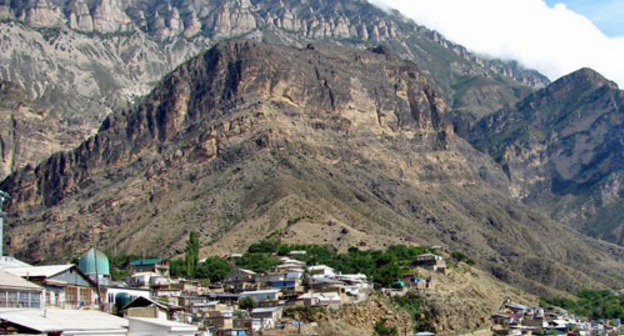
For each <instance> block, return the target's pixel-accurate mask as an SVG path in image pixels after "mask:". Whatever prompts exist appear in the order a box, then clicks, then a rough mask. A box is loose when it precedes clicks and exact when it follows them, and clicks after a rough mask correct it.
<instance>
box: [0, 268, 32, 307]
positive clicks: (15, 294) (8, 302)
mask: <svg viewBox="0 0 624 336" xmlns="http://www.w3.org/2000/svg"><path fill="white" fill-rule="evenodd" d="M42 299H43V287H41V286H38V285H35V284H34V283H32V282H30V281H27V280H24V279H23V278H22V277H19V276H17V275H15V274H12V273H9V272H7V271H5V270H2V269H0V307H3V308H7V307H9V308H17V307H20V308H42V307H41V306H42V304H41V300H42Z"/></svg>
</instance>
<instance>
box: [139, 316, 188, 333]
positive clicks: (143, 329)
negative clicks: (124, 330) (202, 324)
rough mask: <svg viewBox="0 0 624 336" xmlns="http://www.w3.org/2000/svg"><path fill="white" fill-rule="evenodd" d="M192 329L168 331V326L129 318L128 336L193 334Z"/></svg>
mask: <svg viewBox="0 0 624 336" xmlns="http://www.w3.org/2000/svg"><path fill="white" fill-rule="evenodd" d="M194 334H195V333H194V332H192V331H186V332H185V331H176V332H169V328H166V327H162V326H156V325H153V324H151V323H147V322H143V321H137V320H132V319H130V325H129V327H128V336H193V335H194Z"/></svg>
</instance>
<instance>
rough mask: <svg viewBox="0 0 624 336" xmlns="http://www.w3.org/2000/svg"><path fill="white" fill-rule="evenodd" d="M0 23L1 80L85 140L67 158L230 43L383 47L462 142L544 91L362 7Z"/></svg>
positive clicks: (337, 4) (87, 15)
mask: <svg viewBox="0 0 624 336" xmlns="http://www.w3.org/2000/svg"><path fill="white" fill-rule="evenodd" d="M0 19H2V22H1V23H0V60H1V62H0V79H3V80H8V81H12V82H14V83H16V84H18V85H20V86H21V87H22V88H24V89H25V91H26V92H27V93H28V95H29V97H30V98H31V99H32V100H33V101H35V102H36V103H39V104H41V105H42V106H45V107H46V109H47V110H49V113H51V114H52V115H53V116H54V117H55V118H56V119H58V120H59V124H60V125H61V126H62V127H63V129H67V132H68V134H72V135H73V134H80V136H78V137H75V141H74V142H73V143H72V144H71V145H72V146H73V145H77V144H78V143H80V142H81V141H82V140H83V139H84V138H86V137H87V136H89V135H91V134H93V133H94V132H95V130H96V129H97V127H98V126H99V124H100V123H101V121H102V120H103V119H104V118H105V117H106V115H108V113H110V112H111V111H112V110H118V109H120V108H125V107H127V106H128V105H129V104H131V103H132V102H134V101H135V100H136V99H137V98H138V97H141V96H143V95H145V94H147V93H148V92H149V91H150V90H151V89H152V88H153V87H154V84H155V83H157V82H158V80H160V79H161V78H162V77H163V76H164V75H165V74H167V73H169V72H170V71H172V70H173V69H174V68H175V67H176V66H178V65H179V64H181V63H182V62H184V61H186V60H188V59H190V58H191V57H192V56H194V55H197V54H198V53H199V52H201V51H205V50H206V49H207V48H209V47H210V46H211V45H213V44H214V43H215V42H216V41H219V40H222V39H224V38H229V37H233V36H247V37H249V38H254V39H257V40H263V41H268V42H273V43H282V44H286V45H294V46H298V47H303V46H305V45H306V44H307V43H309V42H310V41H316V40H324V41H332V42H334V43H338V44H352V45H358V46H361V47H364V48H368V47H370V46H374V45H379V44H383V47H382V49H384V48H386V49H388V50H392V51H393V52H394V53H396V54H399V55H401V57H403V58H406V59H410V60H412V61H413V62H415V63H416V64H417V65H418V66H419V67H420V68H421V69H423V70H425V71H427V72H429V73H430V74H431V75H432V76H433V77H434V78H435V80H436V82H437V83H438V85H440V87H441V88H442V90H443V93H444V95H445V96H446V98H447V100H448V102H449V105H450V106H451V107H452V111H453V112H452V113H451V114H452V116H453V119H454V120H455V121H456V125H457V129H458V130H459V131H460V132H462V134H463V133H465V131H466V130H467V129H469V127H470V125H472V124H473V123H474V121H475V120H476V119H477V118H478V117H480V116H482V115H484V114H486V113H489V112H491V111H494V110H497V109H498V108H500V107H502V106H503V105H505V104H507V103H509V102H512V103H513V102H516V101H518V100H519V99H520V98H522V97H524V96H525V95H526V94H528V93H530V92H531V91H532V90H533V89H534V88H540V87H543V86H544V85H546V84H547V83H548V80H547V79H546V78H545V77H544V76H542V75H540V74H539V73H537V72H535V71H528V70H525V69H523V68H521V67H520V66H518V65H517V64H515V63H508V62H502V61H496V60H485V59H482V58H479V57H477V56H475V55H472V54H470V53H469V52H467V51H466V49H465V48H463V47H461V46H458V45H455V44H453V43H451V42H449V41H447V40H445V39H444V38H443V37H442V36H440V35H439V34H438V33H437V32H435V31H431V30H429V29H427V28H425V27H422V26H418V25H416V24H415V23H413V22H411V21H409V20H407V19H406V18H404V17H402V16H401V15H399V14H398V13H386V12H384V11H382V10H380V9H378V8H376V7H374V6H372V5H370V4H369V3H367V2H365V1H359V0H342V1H327V0H313V1H303V0H289V1H278V0H270V1H250V0H219V1H217V0H201V1H186V0H185V1H176V2H165V1H136V0H133V1H120V0H59V1H51V0H28V1H27V0H14V1H0ZM24 136H28V135H24ZM57 145H58V146H61V147H63V148H67V149H69V148H71V147H66V146H65V145H61V144H57ZM43 158H45V155H44V153H41V155H39V156H38V159H43ZM36 162H38V161H37V160H35V161H33V162H31V163H33V164H35V163H36Z"/></svg>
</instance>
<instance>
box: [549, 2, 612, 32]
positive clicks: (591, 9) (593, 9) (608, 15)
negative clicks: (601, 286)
mask: <svg viewBox="0 0 624 336" xmlns="http://www.w3.org/2000/svg"><path fill="white" fill-rule="evenodd" d="M546 3H548V4H549V5H551V6H553V5H555V4H557V3H564V4H565V5H566V6H567V7H568V8H569V9H571V10H573V11H575V12H577V13H580V14H583V15H585V16H586V17H587V18H588V19H590V20H591V21H592V22H593V23H594V24H595V25H596V26H597V27H598V28H599V29H600V30H601V31H602V32H603V33H605V35H607V36H610V37H616V36H624V0H547V1H546Z"/></svg>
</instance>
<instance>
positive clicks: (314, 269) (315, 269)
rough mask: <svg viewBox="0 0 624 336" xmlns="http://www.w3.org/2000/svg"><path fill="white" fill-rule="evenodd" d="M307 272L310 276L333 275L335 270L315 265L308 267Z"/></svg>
mask: <svg viewBox="0 0 624 336" xmlns="http://www.w3.org/2000/svg"><path fill="white" fill-rule="evenodd" d="M308 274H310V277H313V278H314V277H333V276H334V275H336V272H335V271H334V269H333V268H331V267H329V266H325V265H316V266H310V267H308Z"/></svg>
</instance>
